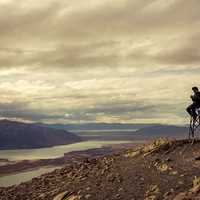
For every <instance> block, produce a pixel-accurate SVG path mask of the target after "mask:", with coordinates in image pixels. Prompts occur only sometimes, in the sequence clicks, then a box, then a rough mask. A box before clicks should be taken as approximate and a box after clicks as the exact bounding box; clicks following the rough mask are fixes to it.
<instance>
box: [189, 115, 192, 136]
mask: <svg viewBox="0 0 200 200" xmlns="http://www.w3.org/2000/svg"><path fill="white" fill-rule="evenodd" d="M191 136H192V117H191V118H190V127H189V139H191Z"/></svg>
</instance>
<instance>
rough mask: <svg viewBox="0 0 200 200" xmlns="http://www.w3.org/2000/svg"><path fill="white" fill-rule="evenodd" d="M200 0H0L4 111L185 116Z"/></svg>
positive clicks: (114, 117)
mask: <svg viewBox="0 0 200 200" xmlns="http://www.w3.org/2000/svg"><path fill="white" fill-rule="evenodd" d="M199 21H200V12H199V1H198V0H191V1H184V0H169V1H162V0H149V1H144V0H116V1H115V2H113V0H102V1H99V0H93V1H81V0H74V1H69V0H67V1H59V2H58V1H55V0H45V1H39V0H35V1H31V0H26V1H25V0H20V1H14V0H4V1H0V30H1V31H0V92H1V101H0V111H1V114H2V116H4V117H8V118H9V117H10V118H20V119H23V120H25V119H27V120H32V121H45V122H58V121H59V122H80V121H83V122H85V121H110V122H112V121H115V122H116V121H119V122H120V121H123V122H126V121H127V122H136V121H137V122H143V121H148V122H151V121H156V120H157V122H159V121H160V120H161V121H162V120H163V121H167V122H174V121H178V122H185V120H186V116H185V106H186V105H187V104H189V98H188V96H189V95H190V89H191V86H193V85H198V84H199V76H198V73H199V70H200V67H199V64H200V60H199V58H200V48H199V47H200V37H199V30H198V27H199Z"/></svg>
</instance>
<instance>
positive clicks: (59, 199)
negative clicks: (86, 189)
mask: <svg viewBox="0 0 200 200" xmlns="http://www.w3.org/2000/svg"><path fill="white" fill-rule="evenodd" d="M53 200H80V196H79V195H74V194H72V193H70V192H68V191H66V192H62V193H60V194H59V195H57V196H56V197H55V198H54V199H53Z"/></svg>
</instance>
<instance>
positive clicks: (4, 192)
mask: <svg viewBox="0 0 200 200" xmlns="http://www.w3.org/2000/svg"><path fill="white" fill-rule="evenodd" d="M199 169H200V140H195V141H193V142H191V141H189V140H173V141H170V140H167V139H158V140H156V141H154V142H152V143H150V144H148V145H144V146H141V147H139V148H137V149H128V150H123V151H121V152H119V153H115V154H112V155H108V156H102V157H98V158H91V159H88V158H85V159H84V160H83V161H81V162H79V163H72V164H69V165H66V166H65V167H64V168H62V169H58V170H55V171H53V172H51V173H48V174H44V175H42V176H40V177H38V178H34V179H32V181H29V182H26V183H21V184H20V185H17V186H12V187H7V188H0V200H8V199H9V200H36V199H37V200H161V199H162V200H164V199H170V200H171V199H172V200H183V199H184V200H186V199H188V200H189V199H200V178H199V177H200V170H199Z"/></svg>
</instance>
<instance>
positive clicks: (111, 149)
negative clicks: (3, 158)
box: [0, 141, 145, 178]
mask: <svg viewBox="0 0 200 200" xmlns="http://www.w3.org/2000/svg"><path fill="white" fill-rule="evenodd" d="M144 143H145V141H143V142H141V141H138V142H137V141H136V142H130V143H122V144H110V145H107V144H106V145H104V146H102V147H101V148H92V149H87V150H80V151H79V150H77V151H71V152H68V153H64V156H62V157H58V158H53V159H38V160H21V161H16V162H13V161H9V163H8V164H7V165H2V166H0V178H2V177H5V176H9V175H16V174H18V173H23V172H29V171H33V170H37V169H39V168H43V167H48V166H49V167H59V166H64V165H66V164H69V163H70V164H71V163H73V162H81V161H82V160H84V159H86V158H93V157H99V156H104V155H109V154H112V153H118V152H119V151H122V150H125V149H128V148H134V147H137V146H138V145H142V144H144Z"/></svg>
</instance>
